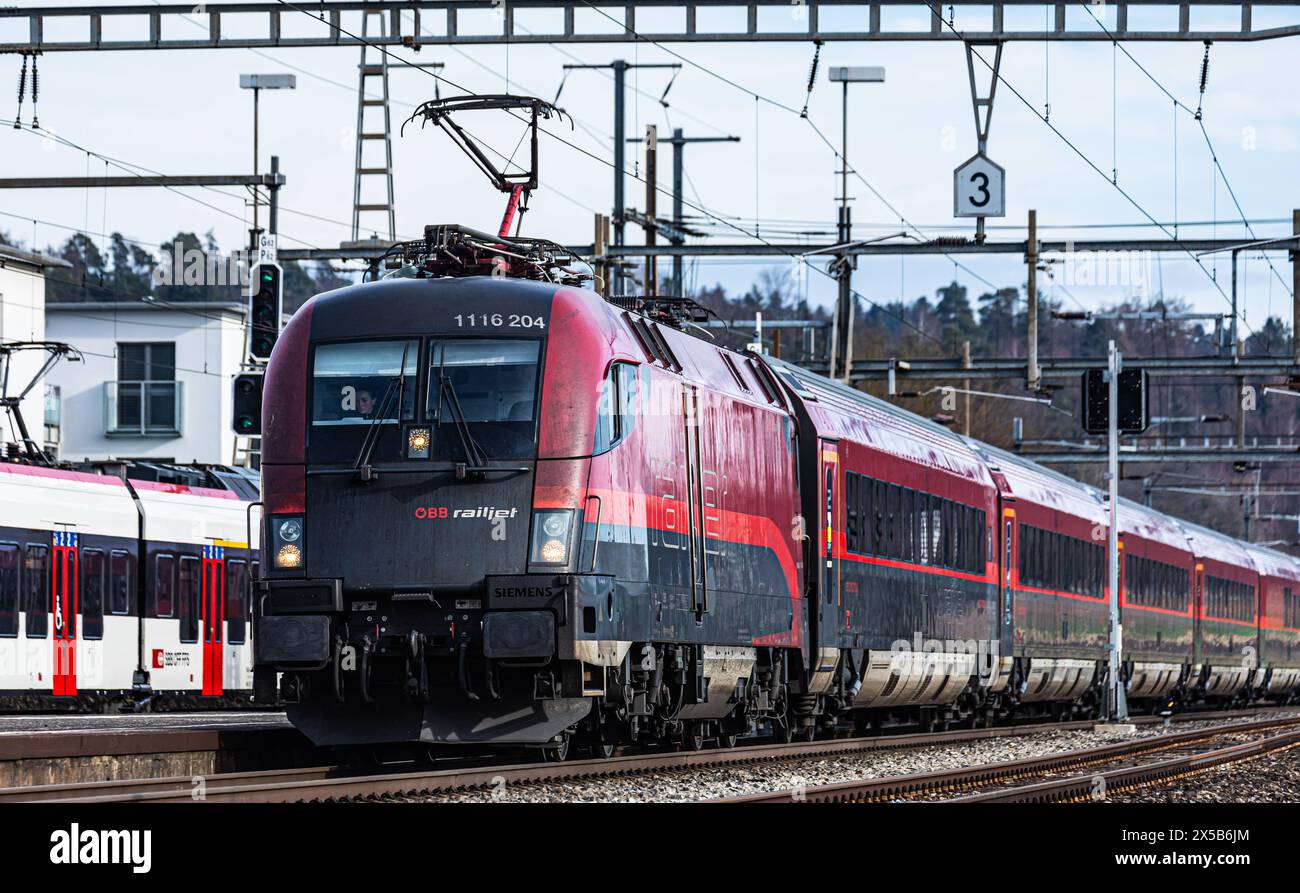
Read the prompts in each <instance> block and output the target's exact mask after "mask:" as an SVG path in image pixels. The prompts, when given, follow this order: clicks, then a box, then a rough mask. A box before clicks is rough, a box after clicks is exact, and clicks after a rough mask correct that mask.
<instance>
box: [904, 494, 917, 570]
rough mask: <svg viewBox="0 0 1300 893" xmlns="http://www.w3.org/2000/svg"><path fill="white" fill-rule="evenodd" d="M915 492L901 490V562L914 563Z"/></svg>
mask: <svg viewBox="0 0 1300 893" xmlns="http://www.w3.org/2000/svg"><path fill="white" fill-rule="evenodd" d="M915 519H916V491H915V490H910V489H907V488H904V489H903V507H902V524H903V531H902V532H903V560H904V561H916V520H915Z"/></svg>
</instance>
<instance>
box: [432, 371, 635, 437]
mask: <svg viewBox="0 0 1300 893" xmlns="http://www.w3.org/2000/svg"><path fill="white" fill-rule="evenodd" d="M459 390H460V389H459V388H457V394H458V395H459ZM636 412H637V386H636V366H634V365H633V364H631V363H614V364H613V365H612V366H610V367H609V374H608V375H607V376H605V381H604V382H603V383H602V384H601V388H600V399H599V402H598V403H597V406H596V448H595V452H596V453H603V452H605V451H606V450H608V449H610V448H611V447H613V446H614V445H615V444H617V443H618V442H619V441H621V440H623V439H624V438H626V437H627V436H628V435H629V434H631V433H632V428H633V426H634V425H635V424H636Z"/></svg>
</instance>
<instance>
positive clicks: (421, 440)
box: [406, 428, 432, 459]
mask: <svg viewBox="0 0 1300 893" xmlns="http://www.w3.org/2000/svg"><path fill="white" fill-rule="evenodd" d="M431 439H432V436H431V434H430V432H429V429H428V428H412V429H410V430H409V431H407V432H406V458H408V459H427V458H429V442H430V440H431Z"/></svg>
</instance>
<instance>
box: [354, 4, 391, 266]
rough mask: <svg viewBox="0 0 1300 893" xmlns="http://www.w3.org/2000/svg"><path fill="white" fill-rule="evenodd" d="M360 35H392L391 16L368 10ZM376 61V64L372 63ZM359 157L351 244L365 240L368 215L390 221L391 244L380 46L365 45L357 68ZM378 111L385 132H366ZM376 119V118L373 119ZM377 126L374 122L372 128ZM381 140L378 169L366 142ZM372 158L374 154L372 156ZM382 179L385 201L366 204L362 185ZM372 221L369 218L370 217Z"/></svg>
mask: <svg viewBox="0 0 1300 893" xmlns="http://www.w3.org/2000/svg"><path fill="white" fill-rule="evenodd" d="M372 17H374V18H376V19H378V22H379V30H378V32H377V33H375V34H374V35H371V34H370V33H369V32H370V21H371V18H372ZM361 36H362V37H363V38H367V37H376V38H379V39H381V40H382V39H383V38H386V37H388V36H389V25H388V14H387V13H386V12H385V11H384V10H382V9H378V8H377V9H374V10H370V9H367V10H365V12H363V13H362V16H361ZM372 59H377V61H372ZM357 72H358V76H357V156H356V166H355V173H354V176H353V181H352V183H353V185H352V241H353V242H356V241H359V240H360V239H362V238H363V236H362V226H361V217H362V215H363V214H366V215H377V214H382V215H384V217H385V218H386V219H387V222H388V229H387V236H386V238H387V239H388V241H389V242H392V241H394V240H396V238H397V221H396V215H395V213H394V209H393V131H392V122H391V119H390V113H389V106H388V56H387V54H386V53H385V52H384V51H383V50H382V49H379V48H377V47H371V46H369V45H368V44H366V43H362V45H361V61H360V63H359V64H358V66H357ZM374 80H378V82H379V95H378V96H377V97H376V96H373V95H371V94H370V93H369V92H368V91H367V89H366V87H367V84H368V83H369V82H371V81H374ZM367 108H378V109H381V111H382V113H383V129H382V131H380V130H370V131H367V130H366V126H367V125H366V109H367ZM371 117H372V118H373V117H374V116H373V115H372V116H371ZM370 126H371V127H374V126H375V125H374V124H373V123H372V124H371V125H370ZM378 140H382V141H383V144H384V161H383V166H382V167H377V166H375V165H374V163H373V162H371V163H369V164H368V163H367V161H366V153H365V145H366V143H367V142H373V141H378ZM371 154H372V156H373V153H371ZM381 177H382V178H383V181H384V186H385V189H386V190H387V191H386V195H387V199H386V201H384V202H382V203H379V202H366V201H364V200H363V198H362V188H361V186H362V183H363V182H365V181H373V180H374V179H376V178H381ZM368 219H369V218H368ZM366 228H367V229H369V230H371V231H372V232H375V233H377V234H381V235H382V233H380V232H379V229H378V227H366Z"/></svg>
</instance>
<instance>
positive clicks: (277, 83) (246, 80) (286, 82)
mask: <svg viewBox="0 0 1300 893" xmlns="http://www.w3.org/2000/svg"><path fill="white" fill-rule="evenodd" d="M297 86H298V76H297V75H293V74H241V75H240V76H239V88H240V89H241V90H252V91H253V173H254V174H257V173H258V167H257V155H258V148H257V140H258V96H259V94H261V92H262V91H263V90H293V89H296V88H297ZM258 204H259V194H258V191H257V187H256V186H254V187H253V229H252V231H251V232H250V233H249V247H250V248H252V249H253V250H256V249H257V236H258V233H259V232H261V228H260V227H259V226H258V223H257V206H258Z"/></svg>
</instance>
